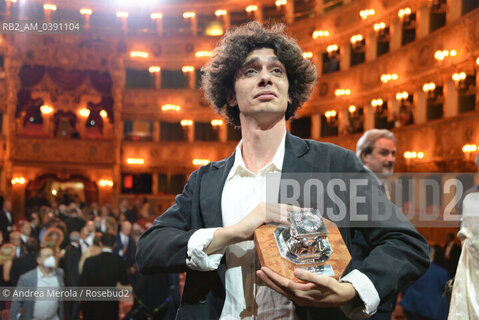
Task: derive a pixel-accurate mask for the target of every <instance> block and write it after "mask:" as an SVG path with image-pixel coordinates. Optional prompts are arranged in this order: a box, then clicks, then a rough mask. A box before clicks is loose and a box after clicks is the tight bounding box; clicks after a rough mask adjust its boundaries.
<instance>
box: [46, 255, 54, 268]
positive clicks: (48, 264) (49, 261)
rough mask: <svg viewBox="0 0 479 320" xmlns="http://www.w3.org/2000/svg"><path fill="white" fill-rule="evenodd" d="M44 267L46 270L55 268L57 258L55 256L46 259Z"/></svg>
mask: <svg viewBox="0 0 479 320" xmlns="http://www.w3.org/2000/svg"><path fill="white" fill-rule="evenodd" d="M43 266H44V267H45V268H55V258H54V257H53V256H49V257H48V258H46V259H45V261H43Z"/></svg>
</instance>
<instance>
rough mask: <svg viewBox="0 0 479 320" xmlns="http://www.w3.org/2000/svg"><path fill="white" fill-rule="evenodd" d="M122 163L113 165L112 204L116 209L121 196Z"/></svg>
mask: <svg viewBox="0 0 479 320" xmlns="http://www.w3.org/2000/svg"><path fill="white" fill-rule="evenodd" d="M122 184H123V181H122V178H121V164H115V165H113V189H112V194H111V204H112V207H113V208H114V209H116V208H118V201H119V196H120V194H121V185H122Z"/></svg>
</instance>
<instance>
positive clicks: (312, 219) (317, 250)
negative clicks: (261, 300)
mask: <svg viewBox="0 0 479 320" xmlns="http://www.w3.org/2000/svg"><path fill="white" fill-rule="evenodd" d="M288 214H289V221H290V226H277V225H264V226H261V227H259V228H258V229H256V231H255V236H254V240H255V245H256V251H257V253H258V258H259V260H260V262H261V265H262V266H266V267H268V268H270V269H272V270H273V271H275V272H276V273H279V274H280V275H282V276H284V277H286V278H290V279H292V280H294V281H296V282H301V280H299V279H297V278H296V277H295V276H294V268H302V269H305V270H308V271H310V272H312V273H315V274H320V275H326V276H331V277H334V278H336V279H339V277H340V276H341V275H342V273H343V272H344V270H346V267H347V265H348V264H349V261H350V260H351V256H350V254H349V251H348V249H347V247H346V245H345V243H344V241H343V238H342V236H341V234H340V233H339V230H338V227H337V226H336V225H335V224H334V223H333V222H331V221H329V220H328V219H325V218H323V217H321V214H320V212H319V210H316V209H302V210H300V211H294V212H293V211H291V212H289V213H288Z"/></svg>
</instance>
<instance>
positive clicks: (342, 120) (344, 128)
mask: <svg viewBox="0 0 479 320" xmlns="http://www.w3.org/2000/svg"><path fill="white" fill-rule="evenodd" d="M348 113H349V111H348V109H347V108H344V109H340V110H338V135H343V134H347V133H348V126H349V121H348V120H349V117H348Z"/></svg>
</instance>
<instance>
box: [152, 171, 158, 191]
mask: <svg viewBox="0 0 479 320" xmlns="http://www.w3.org/2000/svg"><path fill="white" fill-rule="evenodd" d="M151 194H158V173H157V172H153V173H152V174H151Z"/></svg>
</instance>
